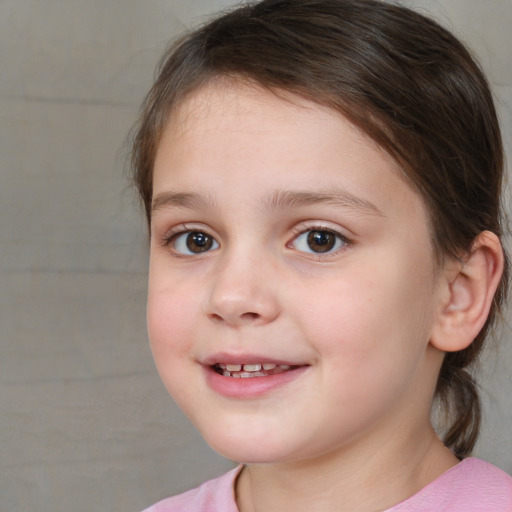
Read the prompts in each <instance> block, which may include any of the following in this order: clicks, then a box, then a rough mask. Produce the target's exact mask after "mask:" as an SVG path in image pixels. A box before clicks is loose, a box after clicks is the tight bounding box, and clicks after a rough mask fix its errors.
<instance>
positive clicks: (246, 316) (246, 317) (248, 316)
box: [241, 313, 260, 320]
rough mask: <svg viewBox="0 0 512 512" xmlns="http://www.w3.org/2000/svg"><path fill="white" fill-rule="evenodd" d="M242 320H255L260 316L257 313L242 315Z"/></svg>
mask: <svg viewBox="0 0 512 512" xmlns="http://www.w3.org/2000/svg"><path fill="white" fill-rule="evenodd" d="M241 317H242V318H243V319H244V320H257V319H258V318H259V317H260V315H259V314H258V313H244V314H242V315H241Z"/></svg>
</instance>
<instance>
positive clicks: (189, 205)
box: [151, 188, 385, 217]
mask: <svg viewBox="0 0 512 512" xmlns="http://www.w3.org/2000/svg"><path fill="white" fill-rule="evenodd" d="M316 204H325V205H330V206H335V207H338V208H347V209H350V210H353V211H355V212H357V213H360V214H363V215H373V216H378V217H385V215H384V213H382V211H381V210H380V209H379V208H378V207H377V206H376V205H375V204H373V203H372V202H371V201H369V200H367V199H364V198H362V197H358V196H356V195H354V194H352V193H350V192H348V191H346V190H341V189H338V188H331V189H327V190H320V191H315V192H311V191H309V190H276V191H274V192H273V193H272V194H271V195H270V197H268V198H267V199H266V200H265V201H264V203H263V208H262V209H263V211H264V212H268V213H272V212H275V211H277V210H286V209H289V208H294V207H295V208H299V207H304V206H311V205H316ZM215 207H216V201H215V199H214V197H213V196H211V195H210V194H206V195H203V194H201V193H198V192H173V191H166V192H161V193H160V194H157V195H156V196H155V198H154V199H153V202H152V205H151V211H152V212H155V211H157V210H162V209H167V208H184V209H194V208H212V209H213V208H215Z"/></svg>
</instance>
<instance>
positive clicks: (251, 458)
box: [202, 429, 293, 464]
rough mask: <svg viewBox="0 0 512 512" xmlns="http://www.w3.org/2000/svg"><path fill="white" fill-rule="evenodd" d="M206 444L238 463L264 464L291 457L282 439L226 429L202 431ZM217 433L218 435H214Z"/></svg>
mask: <svg viewBox="0 0 512 512" xmlns="http://www.w3.org/2000/svg"><path fill="white" fill-rule="evenodd" d="M202 434H203V436H204V438H205V440H206V442H207V443H208V445H209V446H210V447H211V448H212V449H213V450H215V451H216V452H218V453H219V454H220V455H222V456H223V457H225V458H226V459H229V460H233V461H235V462H239V463H246V464H249V463H253V464H257V463H260V464H264V463H272V462H283V461H285V460H288V459H289V458H291V454H290V453H289V451H291V452H292V453H293V450H289V447H288V446H287V445H286V443H284V442H283V441H282V440H281V441H278V440H272V438H271V437H272V436H269V435H266V436H264V437H263V439H262V437H261V436H258V437H253V436H251V435H250V434H248V433H245V435H236V434H234V433H233V432H231V435H230V434H229V433H227V429H225V430H224V431H223V432H218V433H216V432H211V431H210V432H208V433H205V432H202ZM216 434H219V435H216Z"/></svg>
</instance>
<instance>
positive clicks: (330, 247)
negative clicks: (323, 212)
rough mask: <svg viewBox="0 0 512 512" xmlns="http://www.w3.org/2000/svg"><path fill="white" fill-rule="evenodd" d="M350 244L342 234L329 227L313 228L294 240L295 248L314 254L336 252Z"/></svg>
mask: <svg viewBox="0 0 512 512" xmlns="http://www.w3.org/2000/svg"><path fill="white" fill-rule="evenodd" d="M347 244H348V240H347V239H346V238H345V237H344V236H343V235H341V234H339V233H336V232H335V231H330V230H328V229H312V230H309V231H304V232H303V233H301V234H300V235H299V236H298V237H297V238H296V239H295V240H294V241H293V244H292V245H293V248H294V249H297V250H298V251H301V252H305V253H313V254H323V253H330V252H335V251H337V250H338V249H341V248H342V247H343V246H345V245H347Z"/></svg>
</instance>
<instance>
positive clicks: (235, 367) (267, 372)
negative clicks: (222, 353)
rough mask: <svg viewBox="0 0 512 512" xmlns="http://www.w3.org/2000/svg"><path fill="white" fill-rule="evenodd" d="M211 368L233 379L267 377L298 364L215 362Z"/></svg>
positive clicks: (293, 367) (292, 368) (288, 369)
mask: <svg viewBox="0 0 512 512" xmlns="http://www.w3.org/2000/svg"><path fill="white" fill-rule="evenodd" d="M212 368H213V370H214V371H215V372H216V373H218V374H219V375H223V376H224V377H233V378H235V379H251V378H255V377H269V376H271V375H277V374H278V373H284V372H287V371H290V370H295V369H296V368H298V366H292V365H289V364H274V363H257V364H224V363H216V364H214V365H212Z"/></svg>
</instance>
